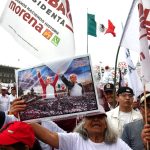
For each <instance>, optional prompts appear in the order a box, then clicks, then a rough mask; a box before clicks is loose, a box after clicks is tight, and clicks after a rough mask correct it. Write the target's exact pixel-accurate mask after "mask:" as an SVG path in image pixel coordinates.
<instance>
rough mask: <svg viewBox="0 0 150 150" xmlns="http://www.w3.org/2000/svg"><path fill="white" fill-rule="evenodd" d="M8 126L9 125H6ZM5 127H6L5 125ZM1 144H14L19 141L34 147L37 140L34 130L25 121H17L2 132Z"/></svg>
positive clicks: (0, 134) (0, 135) (0, 136)
mask: <svg viewBox="0 0 150 150" xmlns="http://www.w3.org/2000/svg"><path fill="white" fill-rule="evenodd" d="M6 126H7V125H6ZM4 128H5V127H4ZM0 139H1V140H0V145H12V144H15V143H18V142H21V143H24V144H25V145H28V146H29V148H32V147H33V145H34V142H35V136H34V131H33V129H32V127H31V126H30V125H28V124H27V123H25V122H19V121H16V122H14V123H12V124H10V125H9V126H8V128H6V129H4V130H3V131H2V132H1V133H0Z"/></svg>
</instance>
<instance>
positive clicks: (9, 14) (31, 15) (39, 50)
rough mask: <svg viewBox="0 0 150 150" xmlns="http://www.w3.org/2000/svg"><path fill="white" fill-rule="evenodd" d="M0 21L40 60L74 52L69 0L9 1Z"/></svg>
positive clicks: (64, 55) (45, 60)
mask: <svg viewBox="0 0 150 150" xmlns="http://www.w3.org/2000/svg"><path fill="white" fill-rule="evenodd" d="M0 23H1V25H2V26H3V27H4V28H5V29H6V30H7V31H8V32H10V33H11V34H12V35H13V37H14V38H15V39H16V40H17V41H18V42H19V43H21V44H22V45H23V47H24V48H26V50H29V51H30V52H31V53H32V54H33V55H34V56H36V57H37V58H39V59H40V60H41V61H43V62H47V61H53V60H58V59H60V58H61V59H62V58H66V57H71V56H74V55H75V47H74V34H73V26H72V19H71V13H70V7H69V2H68V0H60V1H58V0H46V1H45V0H8V2H7V4H6V7H5V9H4V11H3V14H2V17H1V20H0ZM8 44H9V41H8Z"/></svg>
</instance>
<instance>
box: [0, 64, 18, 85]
mask: <svg viewBox="0 0 150 150" xmlns="http://www.w3.org/2000/svg"><path fill="white" fill-rule="evenodd" d="M16 69H18V68H14V67H10V66H3V65H0V83H14V82H16V81H15V70H16Z"/></svg>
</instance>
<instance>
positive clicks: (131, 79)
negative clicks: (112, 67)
mask: <svg viewBox="0 0 150 150" xmlns="http://www.w3.org/2000/svg"><path fill="white" fill-rule="evenodd" d="M125 55H126V63H127V66H128V86H129V87H131V88H132V89H133V91H134V94H135V97H138V96H139V95H140V94H142V93H143V91H144V89H143V85H142V82H141V80H140V78H139V76H138V74H137V71H136V67H135V66H134V64H133V62H132V59H131V56H130V51H129V50H128V49H126V50H125Z"/></svg>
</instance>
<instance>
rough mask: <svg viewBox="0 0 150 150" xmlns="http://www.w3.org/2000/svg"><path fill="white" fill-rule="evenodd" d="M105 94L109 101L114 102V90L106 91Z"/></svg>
mask: <svg viewBox="0 0 150 150" xmlns="http://www.w3.org/2000/svg"><path fill="white" fill-rule="evenodd" d="M104 94H105V97H106V100H107V102H108V103H112V102H113V91H105V92H104Z"/></svg>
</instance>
